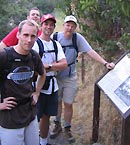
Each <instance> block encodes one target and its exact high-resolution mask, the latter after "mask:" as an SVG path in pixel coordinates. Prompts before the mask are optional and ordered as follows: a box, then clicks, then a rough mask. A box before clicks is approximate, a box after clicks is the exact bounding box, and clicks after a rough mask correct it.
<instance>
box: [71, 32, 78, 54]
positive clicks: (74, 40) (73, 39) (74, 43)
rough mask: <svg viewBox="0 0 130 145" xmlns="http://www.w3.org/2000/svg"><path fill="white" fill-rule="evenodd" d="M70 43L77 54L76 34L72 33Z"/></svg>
mask: <svg viewBox="0 0 130 145" xmlns="http://www.w3.org/2000/svg"><path fill="white" fill-rule="evenodd" d="M72 43H73V45H74V47H75V49H76V51H77V53H78V46H77V33H73V36H72Z"/></svg>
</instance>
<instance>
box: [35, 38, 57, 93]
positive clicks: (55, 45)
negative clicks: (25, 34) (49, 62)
mask: <svg viewBox="0 0 130 145" xmlns="http://www.w3.org/2000/svg"><path fill="white" fill-rule="evenodd" d="M51 41H52V42H53V46H54V49H53V50H47V51H45V50H44V45H43V43H42V41H41V40H40V39H39V38H38V39H37V44H38V47H39V55H40V57H41V58H42V56H43V54H44V53H52V52H54V53H55V57H56V58H55V59H56V62H57V61H58V59H57V55H58V47H57V44H56V41H55V40H53V39H51ZM53 77H54V76H46V80H45V83H44V85H43V87H42V89H43V90H48V88H49V86H50V81H51V79H52V93H54V78H53Z"/></svg>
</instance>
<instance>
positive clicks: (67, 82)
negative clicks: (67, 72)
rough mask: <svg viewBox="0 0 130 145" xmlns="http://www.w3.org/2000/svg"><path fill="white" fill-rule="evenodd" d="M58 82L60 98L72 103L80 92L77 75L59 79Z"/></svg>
mask: <svg viewBox="0 0 130 145" xmlns="http://www.w3.org/2000/svg"><path fill="white" fill-rule="evenodd" d="M57 82H58V86H59V90H58V96H59V100H62V101H63V102H65V103H68V104H72V103H73V102H74V100H75V98H76V96H77V92H78V83H77V77H71V78H66V79H57Z"/></svg>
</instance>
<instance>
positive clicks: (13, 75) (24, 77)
mask: <svg viewBox="0 0 130 145" xmlns="http://www.w3.org/2000/svg"><path fill="white" fill-rule="evenodd" d="M33 75H34V71H32V70H31V68H30V67H28V66H20V67H17V68H15V69H14V70H13V71H12V72H10V73H9V74H8V75H7V79H10V80H12V81H13V82H14V83H16V84H25V83H27V82H28V81H29V80H30V79H31V78H32V77H33Z"/></svg>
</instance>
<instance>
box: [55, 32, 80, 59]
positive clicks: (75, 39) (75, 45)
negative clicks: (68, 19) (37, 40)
mask: <svg viewBox="0 0 130 145" xmlns="http://www.w3.org/2000/svg"><path fill="white" fill-rule="evenodd" d="M57 36H58V32H56V33H54V35H53V39H54V40H56V41H58V40H57ZM72 43H73V44H72V45H73V46H74V48H75V49H76V52H77V54H78V52H79V51H78V46H77V34H76V33H73V36H72ZM72 45H66V46H68V47H69V46H72ZM66 46H62V47H63V48H64V47H66ZM77 56H78V55H77Z"/></svg>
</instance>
